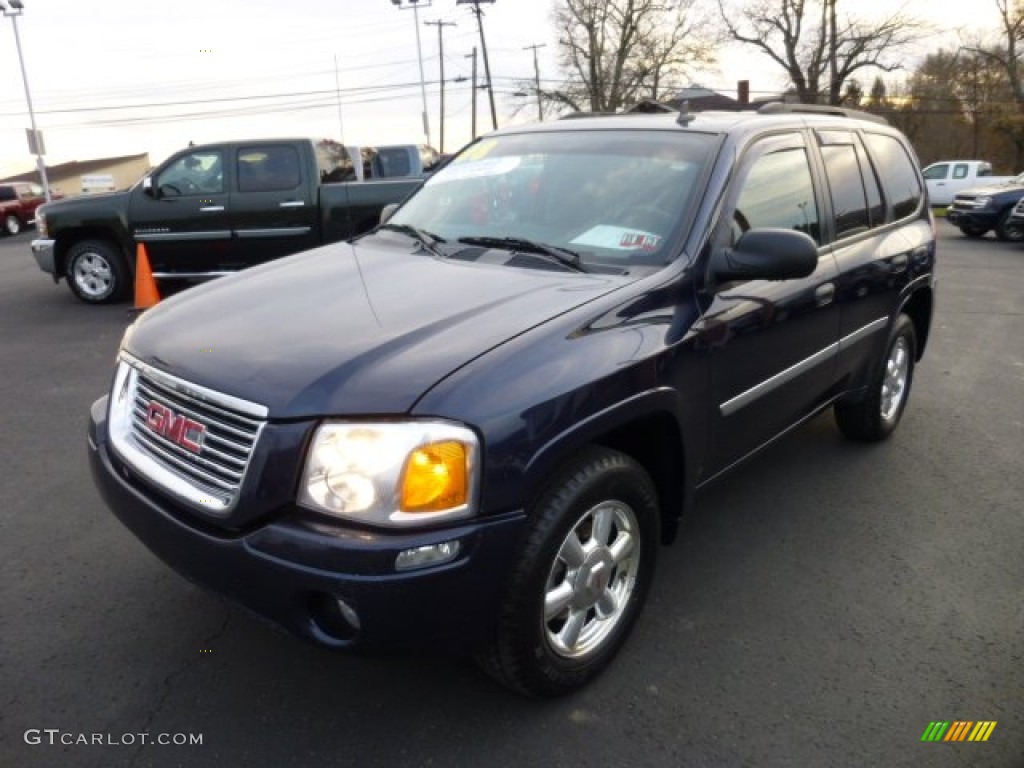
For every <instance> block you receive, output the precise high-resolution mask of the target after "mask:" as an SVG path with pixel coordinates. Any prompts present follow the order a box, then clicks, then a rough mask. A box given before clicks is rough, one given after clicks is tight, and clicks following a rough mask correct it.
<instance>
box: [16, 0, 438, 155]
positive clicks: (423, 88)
mask: <svg viewBox="0 0 1024 768" xmlns="http://www.w3.org/2000/svg"><path fill="white" fill-rule="evenodd" d="M12 1H13V0H12ZM404 2H405V3H408V5H403V0H391V4H392V5H395V6H398V8H399V9H400V10H403V11H405V10H408V9H409V8H412V16H413V23H414V24H415V25H416V56H417V58H418V59H419V62H420V98H421V99H422V100H423V135H424V136H426V137H427V144H430V120H429V118H428V117H427V81H426V78H425V77H424V76H423V47H422V46H421V45H420V11H419V4H420V0H404ZM424 6H425V7H427V8H429V7H430V0H427V2H426V3H424Z"/></svg>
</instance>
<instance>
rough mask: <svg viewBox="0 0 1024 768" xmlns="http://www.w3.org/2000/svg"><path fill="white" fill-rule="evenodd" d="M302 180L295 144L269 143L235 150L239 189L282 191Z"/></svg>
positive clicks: (246, 190)
mask: <svg viewBox="0 0 1024 768" xmlns="http://www.w3.org/2000/svg"><path fill="white" fill-rule="evenodd" d="M301 181H302V175H301V173H300V171H299V153H298V150H296V149H295V147H289V146H268V147H253V148H251V149H243V150H239V152H238V191H239V192H283V191H285V190H291V189H295V188H296V187H297V186H299V184H300V183H301Z"/></svg>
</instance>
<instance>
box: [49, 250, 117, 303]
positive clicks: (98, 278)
mask: <svg viewBox="0 0 1024 768" xmlns="http://www.w3.org/2000/svg"><path fill="white" fill-rule="evenodd" d="M64 275H65V277H66V278H67V280H68V287H69V288H70V289H71V292H72V293H73V294H75V296H77V297H78V298H79V299H81V300H82V301H84V302H85V303H86V304H110V303H112V302H115V301H119V300H120V299H122V298H124V295H125V293H126V292H127V290H128V267H127V266H126V264H125V261H124V256H123V255H122V254H121V251H120V249H119V248H118V247H117V246H115V245H113V244H112V243H110V242H107V241H106V240H82V241H81V242H79V243H75V244H74V245H73V246H71V249H70V250H69V251H68V258H67V267H66V269H65V272H64Z"/></svg>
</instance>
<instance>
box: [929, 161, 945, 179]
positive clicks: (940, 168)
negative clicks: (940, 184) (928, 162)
mask: <svg viewBox="0 0 1024 768" xmlns="http://www.w3.org/2000/svg"><path fill="white" fill-rule="evenodd" d="M948 176H949V164H948V163H940V164H939V165H932V166H929V167H928V168H927V169H925V172H924V177H925V178H926V179H928V181H942V180H943V179H945V178H947V177H948Z"/></svg>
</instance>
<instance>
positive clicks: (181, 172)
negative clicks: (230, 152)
mask: <svg viewBox="0 0 1024 768" xmlns="http://www.w3.org/2000/svg"><path fill="white" fill-rule="evenodd" d="M156 186H157V189H159V190H160V196H161V197H183V196H186V197H187V196H192V195H209V194H217V193H221V192H223V191H224V172H223V162H222V158H221V153H220V152H219V151H217V150H200V151H197V152H189V153H188V154H186V155H182V156H181V157H179V158H178V159H177V160H175V161H174V162H173V163H171V164H170V165H169V166H167V167H166V168H164V170H162V171H161V172H160V175H159V176H157V179H156Z"/></svg>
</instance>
